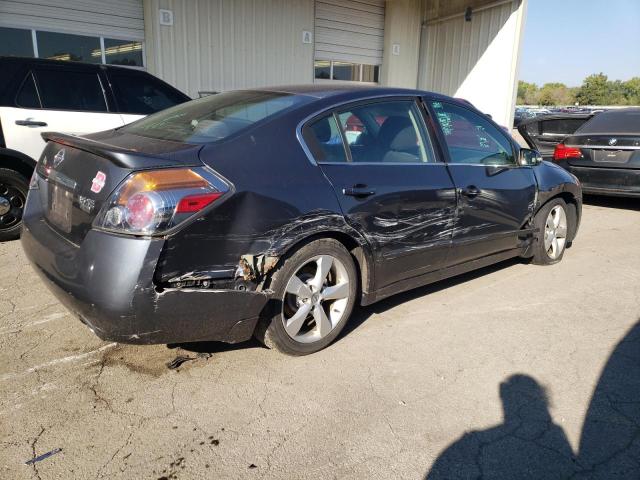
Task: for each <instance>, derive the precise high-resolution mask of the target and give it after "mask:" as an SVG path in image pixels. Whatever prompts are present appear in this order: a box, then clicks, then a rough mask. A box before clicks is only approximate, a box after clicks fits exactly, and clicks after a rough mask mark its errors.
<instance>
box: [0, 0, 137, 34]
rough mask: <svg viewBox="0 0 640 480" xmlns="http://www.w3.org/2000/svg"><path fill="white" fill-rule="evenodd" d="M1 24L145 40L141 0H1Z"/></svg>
mask: <svg viewBox="0 0 640 480" xmlns="http://www.w3.org/2000/svg"><path fill="white" fill-rule="evenodd" d="M0 26H2V27H12V28H26V29H35V30H42V31H53V32H63V33H71V34H75V35H95V36H103V37H115V38H129V39H135V40H144V19H143V16H142V0H108V1H107V0H30V1H29V2H17V1H7V0H0Z"/></svg>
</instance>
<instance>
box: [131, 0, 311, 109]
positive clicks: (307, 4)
mask: <svg viewBox="0 0 640 480" xmlns="http://www.w3.org/2000/svg"><path fill="white" fill-rule="evenodd" d="M159 9H167V10H171V11H172V12H173V17H174V19H173V21H174V24H173V25H172V26H165V25H160V23H159V18H158V15H159V14H158V10H159ZM144 18H145V38H146V55H147V69H148V70H149V71H150V72H151V73H153V74H156V75H158V76H159V77H161V78H162V79H164V80H165V81H168V82H169V83H171V84H173V85H175V86H176V87H178V88H179V89H181V90H183V91H184V92H186V93H187V94H189V95H191V96H192V97H197V96H198V92H199V91H223V90H230V89H234V88H248V87H258V86H265V85H277V84H294V83H310V82H312V81H313V44H308V43H303V42H302V32H303V31H305V30H306V31H310V32H313V30H314V2H313V0H144Z"/></svg>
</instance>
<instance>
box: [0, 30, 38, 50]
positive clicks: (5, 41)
mask: <svg viewBox="0 0 640 480" xmlns="http://www.w3.org/2000/svg"><path fill="white" fill-rule="evenodd" d="M7 55H15V56H17V57H33V39H32V38H31V30H24V29H22V28H5V27H0V56H7Z"/></svg>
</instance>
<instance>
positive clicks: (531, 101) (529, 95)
mask: <svg viewBox="0 0 640 480" xmlns="http://www.w3.org/2000/svg"><path fill="white" fill-rule="evenodd" d="M516 103H517V104H518V105H537V103H538V86H537V85H536V84H535V83H529V82H524V81H522V80H520V81H519V82H518V99H517V102H516Z"/></svg>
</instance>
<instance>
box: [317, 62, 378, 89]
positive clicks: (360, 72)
mask: <svg viewBox="0 0 640 480" xmlns="http://www.w3.org/2000/svg"><path fill="white" fill-rule="evenodd" d="M314 68H315V78H316V79H319V80H340V81H344V82H370V83H378V75H379V71H380V66H379V65H367V64H361V63H350V62H338V61H330V60H316V61H315V63H314Z"/></svg>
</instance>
